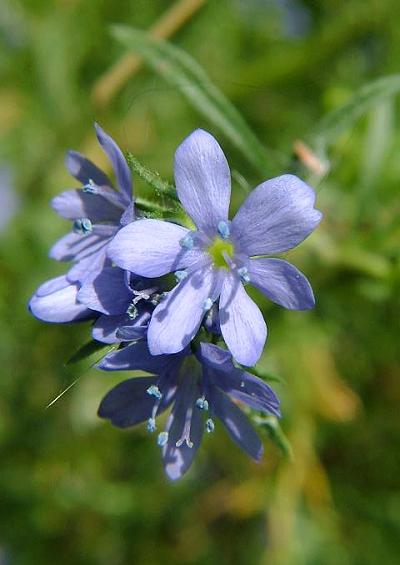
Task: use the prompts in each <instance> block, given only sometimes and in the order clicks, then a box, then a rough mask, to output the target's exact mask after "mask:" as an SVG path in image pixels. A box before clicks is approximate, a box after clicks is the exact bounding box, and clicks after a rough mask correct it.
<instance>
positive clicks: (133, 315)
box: [126, 304, 138, 320]
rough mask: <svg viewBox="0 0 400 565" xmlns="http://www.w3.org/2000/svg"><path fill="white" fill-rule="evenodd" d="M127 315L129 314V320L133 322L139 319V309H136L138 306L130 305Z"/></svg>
mask: <svg viewBox="0 0 400 565" xmlns="http://www.w3.org/2000/svg"><path fill="white" fill-rule="evenodd" d="M126 313H127V314H128V316H129V318H130V319H131V320H134V319H135V318H137V316H138V309H137V307H136V304H129V306H128V308H127V310H126Z"/></svg>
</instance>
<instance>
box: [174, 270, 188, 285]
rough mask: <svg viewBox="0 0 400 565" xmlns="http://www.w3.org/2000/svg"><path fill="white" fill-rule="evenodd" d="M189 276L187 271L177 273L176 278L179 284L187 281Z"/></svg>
mask: <svg viewBox="0 0 400 565" xmlns="http://www.w3.org/2000/svg"><path fill="white" fill-rule="evenodd" d="M187 276H188V272H187V271H175V278H176V282H178V283H179V282H181V281H183V280H184V279H186V277H187Z"/></svg>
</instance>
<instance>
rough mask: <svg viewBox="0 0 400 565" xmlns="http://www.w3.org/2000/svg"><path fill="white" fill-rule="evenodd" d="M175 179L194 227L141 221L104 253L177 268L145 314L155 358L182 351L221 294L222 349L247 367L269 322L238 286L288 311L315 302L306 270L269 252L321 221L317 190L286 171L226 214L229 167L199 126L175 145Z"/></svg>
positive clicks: (154, 270) (153, 272)
mask: <svg viewBox="0 0 400 565" xmlns="http://www.w3.org/2000/svg"><path fill="white" fill-rule="evenodd" d="M175 182H176V189H177V192H178V196H179V199H180V201H181V203H182V205H183V207H184V208H185V210H186V212H187V213H188V214H189V216H190V217H191V219H192V220H193V222H194V224H195V226H196V229H194V230H189V229H186V228H184V227H182V226H180V225H177V224H174V223H171V222H165V221H161V220H155V219H142V220H138V221H136V222H133V223H131V224H129V225H127V226H125V227H124V228H122V229H121V230H120V231H119V232H118V233H117V234H116V235H115V237H114V239H113V241H112V242H111V244H110V245H109V256H110V258H111V259H112V261H113V262H114V263H115V264H116V265H118V266H120V267H121V268H123V269H126V270H128V271H131V272H133V273H136V274H138V275H141V276H144V277H157V276H161V275H165V274H167V273H169V272H175V273H176V276H177V279H178V281H179V282H178V284H177V286H176V287H175V288H174V290H173V291H172V292H170V293H169V294H168V296H167V297H166V298H165V299H164V300H163V301H162V302H161V303H160V304H159V305H158V306H157V308H156V309H155V311H154V313H153V316H152V319H151V321H150V325H149V329H148V343H149V348H150V351H151V353H152V354H153V355H160V354H172V353H177V352H179V351H181V350H183V349H184V348H185V347H186V346H187V345H188V343H189V342H190V341H191V340H192V339H193V337H194V336H195V335H196V333H197V331H198V329H199V327H200V324H201V322H202V320H203V317H204V315H205V313H206V312H207V311H208V310H209V309H210V308H211V307H212V306H213V304H214V303H216V302H217V300H218V299H219V321H220V326H221V331H222V335H223V338H224V340H225V342H226V344H227V346H228V348H229V349H230V351H231V352H232V354H233V357H234V358H235V359H236V360H237V361H238V362H239V363H242V364H243V365H248V366H250V365H254V364H255V363H256V362H257V360H258V359H259V357H260V355H261V352H262V350H263V347H264V343H265V340H266V336H267V327H266V324H265V322H264V319H263V316H262V314H261V312H260V310H259V309H258V307H257V306H256V304H255V303H254V302H253V300H252V299H251V298H250V297H249V296H248V294H247V292H246V290H245V288H244V285H245V284H247V283H251V284H252V285H254V286H255V287H257V288H258V289H259V290H261V291H262V292H263V293H264V294H265V295H266V296H267V297H268V298H269V299H270V300H272V301H273V302H276V303H277V304H279V305H281V306H283V307H285V308H289V309H296V310H303V309H308V308H312V307H313V306H314V296H313V292H312V289H311V286H310V284H309V282H308V280H307V279H306V278H305V276H304V275H303V274H302V273H301V272H300V271H298V269H296V268H295V267H294V266H293V265H291V264H290V263H288V262H287V261H284V260H282V259H276V258H271V257H268V256H269V255H271V254H276V253H283V252H285V251H288V250H289V249H292V248H293V247H295V246H296V245H298V244H299V243H300V242H301V241H303V240H304V239H305V238H306V237H307V236H308V235H309V234H310V233H311V232H312V231H313V230H314V229H315V227H316V226H317V225H318V223H319V222H320V220H321V217H322V214H321V212H319V211H318V210H316V209H315V208H314V203H315V193H314V190H313V189H312V188H311V187H310V186H308V185H307V184H305V183H304V182H303V181H301V180H300V179H299V178H297V177H296V176H293V175H283V176H280V177H277V178H274V179H271V180H268V181H266V182H263V183H262V184H260V185H259V186H257V188H255V189H254V190H253V191H252V192H251V193H250V194H249V196H248V197H247V198H246V200H245V201H244V203H243V204H242V206H241V207H240V209H239V211H238V212H237V214H236V215H235V217H234V218H233V220H232V221H229V219H228V212H229V202H230V194H231V178H230V170H229V166H228V163H227V160H226V158H225V155H224V153H223V152H222V149H221V147H220V146H219V144H218V143H217V141H216V140H215V139H214V137H212V136H211V135H210V134H209V133H207V132H205V131H203V130H196V131H194V132H193V133H192V134H191V135H190V136H189V137H188V138H187V139H185V140H184V141H183V143H182V144H181V145H180V146H179V147H178V149H177V152H176V155H175ZM266 256H267V257H266Z"/></svg>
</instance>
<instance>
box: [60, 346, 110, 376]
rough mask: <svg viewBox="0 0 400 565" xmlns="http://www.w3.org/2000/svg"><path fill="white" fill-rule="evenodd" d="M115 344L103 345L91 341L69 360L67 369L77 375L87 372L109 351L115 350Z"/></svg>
mask: <svg viewBox="0 0 400 565" xmlns="http://www.w3.org/2000/svg"><path fill="white" fill-rule="evenodd" d="M115 347H116V345H115V344H112V345H110V344H108V343H101V342H100V341H95V340H91V341H89V342H88V343H86V344H85V345H83V346H82V347H81V348H80V349H78V351H77V352H76V353H74V355H73V356H72V357H71V358H70V359H68V361H67V363H66V367H67V368H68V369H69V370H70V369H72V370H73V371H74V372H75V373H77V372H80V373H82V372H85V371H87V370H88V369H90V368H91V367H93V365H95V364H96V363H98V362H99V361H100V360H101V359H102V358H103V357H104V356H105V355H106V354H107V353H108V352H109V351H111V350H112V349H115Z"/></svg>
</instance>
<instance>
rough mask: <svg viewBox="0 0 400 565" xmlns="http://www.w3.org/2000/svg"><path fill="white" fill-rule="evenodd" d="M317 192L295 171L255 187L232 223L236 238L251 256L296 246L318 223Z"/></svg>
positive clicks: (319, 219) (239, 245)
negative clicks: (293, 173) (294, 173)
mask: <svg viewBox="0 0 400 565" xmlns="http://www.w3.org/2000/svg"><path fill="white" fill-rule="evenodd" d="M314 204H315V192H314V190H313V189H312V188H311V187H310V186H308V185H307V184H306V183H305V182H303V181H302V180H300V179H299V178H297V177H296V176H294V175H282V176H280V177H276V178H273V179H271V180H268V181H266V182H264V183H262V184H260V185H259V186H257V188H255V189H254V190H253V191H252V192H251V193H250V194H249V196H248V197H247V198H246V200H245V201H244V203H243V204H242V206H241V207H240V209H239V211H238V213H237V214H236V216H235V217H234V219H233V220H232V223H231V233H232V237H233V238H234V241H235V242H236V244H237V245H238V247H240V249H241V251H242V252H243V253H246V254H247V255H249V256H254V255H263V254H270V253H282V252H284V251H288V250H289V249H292V248H293V247H295V246H296V245H298V244H299V243H300V242H301V241H303V239H305V238H306V237H307V236H308V235H310V233H311V232H312V231H313V230H314V229H315V228H316V227H317V225H318V224H319V222H320V221H321V218H322V214H321V212H319V211H318V210H316V209H315V208H314Z"/></svg>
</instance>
